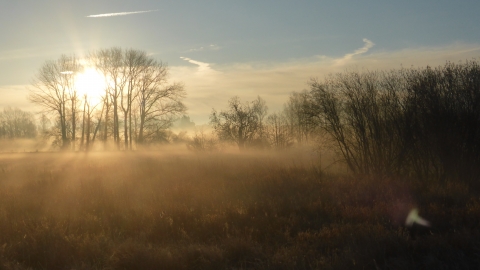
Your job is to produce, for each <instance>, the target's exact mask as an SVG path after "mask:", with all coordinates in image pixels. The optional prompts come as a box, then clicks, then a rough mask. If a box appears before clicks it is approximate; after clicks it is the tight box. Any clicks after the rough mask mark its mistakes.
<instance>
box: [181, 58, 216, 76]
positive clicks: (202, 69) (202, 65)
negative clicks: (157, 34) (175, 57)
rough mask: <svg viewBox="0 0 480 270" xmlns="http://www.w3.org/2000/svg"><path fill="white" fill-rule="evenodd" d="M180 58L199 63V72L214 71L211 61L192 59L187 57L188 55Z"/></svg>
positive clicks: (195, 63)
mask: <svg viewBox="0 0 480 270" xmlns="http://www.w3.org/2000/svg"><path fill="white" fill-rule="evenodd" d="M180 59H183V60H185V61H187V62H189V63H191V64H194V65H197V66H198V72H199V73H206V72H209V71H212V68H211V67H210V64H209V63H204V62H200V61H196V60H193V59H190V58H187V57H183V56H181V57H180Z"/></svg>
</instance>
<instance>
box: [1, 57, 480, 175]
mask: <svg viewBox="0 0 480 270" xmlns="http://www.w3.org/2000/svg"><path fill="white" fill-rule="evenodd" d="M82 61H87V62H84V63H80V62H81V61H80V60H79V59H76V58H75V57H74V56H71V57H68V56H61V57H60V58H59V59H58V60H55V61H49V62H46V63H45V64H44V65H43V66H42V67H41V68H40V70H39V72H38V74H37V76H36V80H35V84H34V88H33V89H32V91H31V92H30V96H29V99H30V100H31V101H32V102H34V103H37V104H39V105H41V106H42V107H43V108H44V109H45V112H49V113H51V115H52V116H54V118H53V121H52V125H51V128H50V129H49V133H48V132H46V128H45V126H46V124H45V123H46V122H48V119H45V116H42V120H41V122H42V123H40V124H38V126H41V127H42V131H41V132H40V133H42V134H46V133H48V134H50V135H52V136H53V137H54V138H56V140H55V142H57V144H58V145H59V146H61V147H62V148H63V149H73V150H78V149H81V150H82V149H85V150H88V148H89V145H91V144H92V143H93V142H94V141H95V140H100V141H102V142H103V143H104V144H105V146H107V143H108V142H111V143H110V144H111V145H113V146H114V147H115V148H117V149H134V148H138V146H139V145H142V144H148V143H151V142H155V141H168V140H169V139H170V140H172V139H171V138H172V133H171V132H170V131H168V128H169V127H170V126H171V125H172V123H173V122H174V121H175V120H176V119H178V117H180V116H181V115H185V112H186V107H185V106H184V105H183V103H182V99H183V98H184V97H185V90H184V88H183V86H182V84H179V83H169V82H168V68H167V66H166V65H164V64H162V63H161V62H157V61H156V60H154V59H153V58H151V57H150V56H148V55H147V54H146V53H145V52H142V51H136V50H122V49H119V48H111V49H104V50H99V51H95V52H93V53H91V54H90V56H89V58H88V59H86V60H85V59H82ZM85 66H91V67H93V68H95V69H96V70H98V71H99V72H101V74H103V76H104V77H105V82H106V87H105V89H104V93H103V95H102V96H101V98H100V102H99V103H98V104H93V103H92V101H91V100H90V99H88V97H87V96H86V94H85V95H84V96H83V97H82V96H80V95H79V93H78V92H77V91H76V88H75V83H74V80H75V76H74V74H75V73H77V72H82V69H84V68H85ZM309 86H310V89H308V90H303V91H300V92H293V93H292V94H291V95H290V97H289V99H288V100H287V102H286V104H285V105H284V109H283V110H282V111H280V112H274V113H271V114H268V106H267V104H266V102H265V100H263V99H262V98H261V97H258V98H257V99H255V100H253V101H247V102H243V101H241V100H240V98H239V97H233V98H231V99H230V100H229V102H228V104H227V107H226V109H223V110H220V111H217V110H215V109H213V111H212V113H211V115H210V126H211V127H212V128H213V130H214V132H213V134H212V135H210V134H208V133H207V132H206V131H205V130H197V132H196V133H195V134H194V135H193V136H192V137H191V138H188V136H186V135H185V134H184V133H183V134H180V135H179V137H181V140H180V141H185V140H190V142H189V143H188V146H189V148H190V149H192V150H195V151H209V150H216V149H218V148H219V145H220V144H221V143H222V142H226V143H234V144H235V145H236V146H238V148H240V149H246V148H261V149H266V148H271V149H285V148H288V147H291V146H293V145H295V144H303V143H306V142H307V143H308V142H314V141H316V140H317V139H318V138H321V139H322V140H323V141H325V139H327V140H330V142H331V146H333V148H334V149H335V150H336V151H337V152H338V153H339V154H340V156H341V157H342V159H343V160H344V161H345V163H346V164H347V165H348V167H349V168H350V170H351V171H353V172H356V173H362V174H370V173H374V174H381V175H387V174H395V175H398V174H402V175H416V176H419V177H427V176H432V177H435V178H445V177H455V178H469V177H470V178H471V177H474V175H475V173H476V171H477V170H478V169H476V168H479V167H480V166H479V165H480V143H479V142H480V140H479V139H480V138H479V137H480V130H479V129H480V123H479V122H480V67H479V63H478V61H476V60H472V61H466V62H465V63H459V64H454V63H447V64H445V65H444V66H440V67H437V68H431V67H426V68H403V69H399V70H391V71H367V72H357V71H346V72H343V73H338V74H332V75H330V76H327V77H326V78H324V79H323V80H318V79H312V80H311V81H310V82H309ZM12 115H16V116H15V117H17V118H18V119H22V120H19V121H13V122H12V120H9V119H13V118H12ZM22 115H23V116H22ZM1 119H2V121H1V125H2V129H1V132H2V133H1V135H2V137H4V138H7V137H8V138H12V137H21V136H35V135H34V134H35V124H34V123H33V118H32V116H31V115H30V114H28V113H24V112H21V111H20V110H17V109H10V108H9V109H5V111H4V112H3V113H2V114H1ZM187 122H190V120H189V119H188V121H187ZM12 123H13V124H12ZM191 124H193V123H191ZM20 126H21V128H20ZM177 137H178V136H177ZM177 141H179V140H178V138H177Z"/></svg>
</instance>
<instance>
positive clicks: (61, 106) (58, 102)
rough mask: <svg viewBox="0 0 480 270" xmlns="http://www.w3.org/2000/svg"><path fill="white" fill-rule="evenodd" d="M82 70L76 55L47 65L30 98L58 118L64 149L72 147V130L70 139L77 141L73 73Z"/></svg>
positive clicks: (49, 62)
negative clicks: (68, 115) (68, 120)
mask: <svg viewBox="0 0 480 270" xmlns="http://www.w3.org/2000/svg"><path fill="white" fill-rule="evenodd" d="M80 68H81V66H80V65H79V62H78V61H77V59H76V58H75V56H65V55H62V56H61V57H60V58H59V59H58V60H56V61H47V62H45V64H44V65H43V66H42V67H41V68H40V70H39V72H38V74H37V75H36V77H35V79H34V83H33V88H32V89H31V90H30V93H29V96H28V99H29V100H30V101H31V102H33V103H35V104H38V105H39V106H41V107H42V108H43V111H44V112H46V113H54V114H56V115H57V118H58V124H59V128H60V133H61V148H62V149H68V147H69V146H70V140H69V138H68V135H69V134H68V131H69V128H70V131H71V133H72V137H71V138H72V139H73V140H74V139H75V129H76V110H77V106H76V100H77V97H76V91H75V75H74V74H75V73H76V72H78V71H79V70H80ZM69 111H70V112H69ZM67 113H70V121H71V122H70V123H68V122H67V119H68V118H67Z"/></svg>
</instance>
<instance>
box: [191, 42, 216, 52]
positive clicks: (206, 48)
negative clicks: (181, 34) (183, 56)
mask: <svg viewBox="0 0 480 270" xmlns="http://www.w3.org/2000/svg"><path fill="white" fill-rule="evenodd" d="M221 48H222V47H220V46H218V45H217V44H210V45H208V46H202V47H198V48H193V49H190V50H188V51H186V52H187V53H189V52H202V51H218V50H220V49H221Z"/></svg>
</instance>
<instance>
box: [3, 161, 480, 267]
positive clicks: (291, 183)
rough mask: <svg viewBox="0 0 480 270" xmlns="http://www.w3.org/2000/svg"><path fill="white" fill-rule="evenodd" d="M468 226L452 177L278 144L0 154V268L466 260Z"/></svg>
mask: <svg viewBox="0 0 480 270" xmlns="http://www.w3.org/2000/svg"><path fill="white" fill-rule="evenodd" d="M413 208H418V209H419V210H420V214H421V215H422V216H423V217H424V218H426V219H427V220H429V221H430V222H431V224H432V227H431V228H428V229H426V228H413V229H409V228H406V227H405V226H404V222H405V218H406V216H407V214H408V212H409V211H410V210H411V209H413ZM478 224H480V199H479V197H478V194H475V193H474V192H473V191H471V190H470V189H469V188H468V186H466V184H462V183H460V182H451V183H450V182H449V183H447V184H443V185H439V184H437V182H428V181H413V180H408V179H382V180H379V179H375V178H373V177H372V178H369V177H364V178H353V177H348V176H339V175H337V174H335V173H325V172H322V171H320V170H319V169H318V168H317V167H314V166H311V163H309V162H306V161H302V160H301V158H295V163H293V162H292V157H291V156H288V155H285V156H282V155H281V154H278V153H276V154H275V156H273V155H268V154H259V153H255V154H242V155H237V154H227V153H224V154H212V155H173V154H171V155H163V156H162V155H155V154H141V153H137V154H95V153H91V154H90V155H88V156H86V155H83V154H82V155H74V154H72V155H65V154H41V153H39V154H28V155H23V156H15V155H2V156H1V157H0V269H375V268H378V269H415V268H421V269H439V268H443V269H445V268H456V269H468V268H470V269H475V268H477V267H479V266H480V232H479V229H478Z"/></svg>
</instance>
